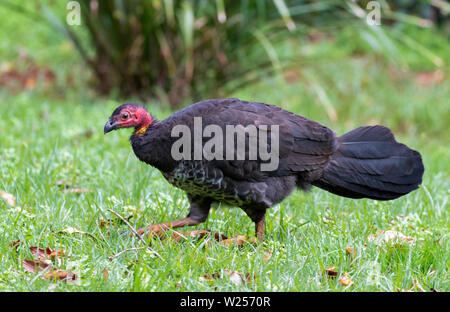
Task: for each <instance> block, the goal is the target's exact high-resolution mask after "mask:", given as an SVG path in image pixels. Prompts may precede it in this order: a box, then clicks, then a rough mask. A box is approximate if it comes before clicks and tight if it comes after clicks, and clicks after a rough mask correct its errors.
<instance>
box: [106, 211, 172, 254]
mask: <svg viewBox="0 0 450 312" xmlns="http://www.w3.org/2000/svg"><path fill="white" fill-rule="evenodd" d="M108 211H109V212H112V213H113V214H115V215H116V216H117V217H118V218H119V219H120V220H122V221H123V222H124V223H125V224H126V225H127V226H128V227H129V228H130V230H131V232H133V233H134V235H136V236H137V237H138V238H139V239H140V241H141V242H142V243H143V244H144V245H145V246H146V247H143V248H147V249H148V250H149V251H150V252H151V253H154V254H155V255H157V256H158V258H160V259H161V260H162V261H164V262H165V261H166V260H164V258H163V257H161V255H160V254H159V253H157V252H156V251H154V250H153V249H152V248H150V246H148V245H147V243H146V242H145V240H144V239H143V238H142V236H141V235H139V234H138V232H137V231H136V230H135V229H134V228H133V227H132V226H131V224H130V223H128V221H127V220H125V219H124V218H123V217H122V216H121V215H120V214H118V213H117V212H115V211H114V210H112V209H108ZM129 250H132V249H131V248H130V249H129ZM134 250H136V249H134ZM125 251H127V250H124V251H123V252H125ZM123 252H122V253H123ZM119 254H120V253H119ZM110 258H111V257H110ZM113 259H114V258H113Z"/></svg>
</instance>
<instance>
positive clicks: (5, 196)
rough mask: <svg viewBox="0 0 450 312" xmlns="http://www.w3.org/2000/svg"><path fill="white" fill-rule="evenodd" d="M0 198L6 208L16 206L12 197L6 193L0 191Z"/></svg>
mask: <svg viewBox="0 0 450 312" xmlns="http://www.w3.org/2000/svg"><path fill="white" fill-rule="evenodd" d="M0 197H1V198H2V199H3V200H4V201H6V203H7V204H8V206H10V207H15V206H16V199H15V198H14V196H13V195H11V194H8V193H6V192H5V191H1V190H0Z"/></svg>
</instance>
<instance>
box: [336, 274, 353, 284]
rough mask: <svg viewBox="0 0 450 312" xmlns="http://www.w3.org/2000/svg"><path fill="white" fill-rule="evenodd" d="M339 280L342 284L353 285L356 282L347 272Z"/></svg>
mask: <svg viewBox="0 0 450 312" xmlns="http://www.w3.org/2000/svg"><path fill="white" fill-rule="evenodd" d="M338 282H339V283H341V284H342V286H351V285H353V284H354V282H353V281H352V280H351V279H350V276H349V275H348V273H347V272H344V275H343V276H342V277H341V278H340V279H338Z"/></svg>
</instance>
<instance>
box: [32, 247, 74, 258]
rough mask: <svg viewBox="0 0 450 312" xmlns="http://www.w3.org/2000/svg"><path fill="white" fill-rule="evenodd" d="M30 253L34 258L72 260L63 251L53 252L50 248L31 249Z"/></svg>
mask: <svg viewBox="0 0 450 312" xmlns="http://www.w3.org/2000/svg"><path fill="white" fill-rule="evenodd" d="M30 251H31V253H32V254H33V255H34V256H37V257H38V258H43V259H55V258H59V259H61V258H62V257H67V258H70V256H69V255H68V254H67V253H66V252H65V251H64V250H62V249H58V250H52V249H51V248H50V247H47V248H45V249H42V248H39V247H30Z"/></svg>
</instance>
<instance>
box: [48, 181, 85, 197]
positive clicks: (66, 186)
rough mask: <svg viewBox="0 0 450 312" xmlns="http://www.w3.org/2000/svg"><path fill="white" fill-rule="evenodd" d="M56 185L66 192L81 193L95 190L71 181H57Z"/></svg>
mask: <svg viewBox="0 0 450 312" xmlns="http://www.w3.org/2000/svg"><path fill="white" fill-rule="evenodd" d="M56 185H57V186H58V187H59V188H60V189H61V191H62V192H63V193H65V194H72V193H74V194H81V193H92V192H93V191H92V190H90V189H87V188H82V187H79V186H77V185H73V183H72V182H70V181H62V180H58V181H56Z"/></svg>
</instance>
